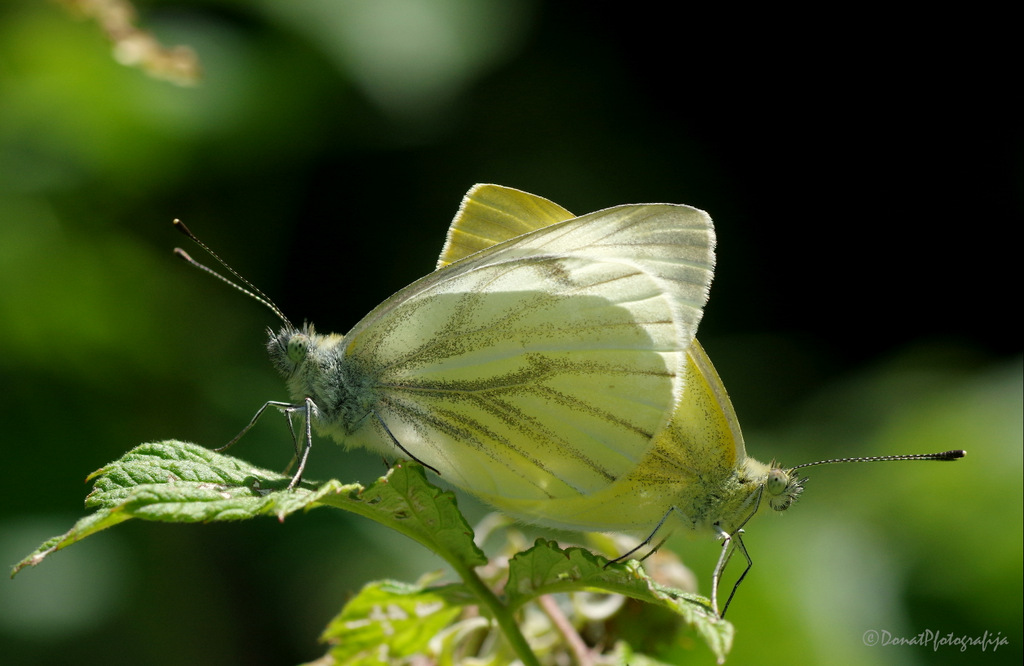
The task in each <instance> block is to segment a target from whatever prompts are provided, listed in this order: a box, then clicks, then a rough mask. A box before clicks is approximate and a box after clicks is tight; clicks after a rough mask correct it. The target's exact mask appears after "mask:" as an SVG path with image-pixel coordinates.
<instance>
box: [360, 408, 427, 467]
mask: <svg viewBox="0 0 1024 666" xmlns="http://www.w3.org/2000/svg"><path fill="white" fill-rule="evenodd" d="M373 415H374V416H375V417H377V422H378V423H380V427H382V428H384V432H386V433H387V434H388V437H390V438H391V443H392V444H394V445H395V446H397V447H398V448H399V449H400V450H401V451H402V453H404V454H405V455H407V456H409V458H411V459H412V460H414V461H416V462H418V463H419V464H421V465H423V466H424V467H426V468H427V469H429V470H430V471H432V472H433V473H434V474H437V475H438V476H441V472H440V471H438V469H437V468H436V467H434V466H433V465H429V464H427V463H425V462H423V461H422V460H420V459H419V458H417V457H416V456H414V455H413V454H412V453H410V452H409V449H407V448H405V447H404V446H402V443H401V442H399V441H398V438H397V437H395V436H394V435H393V434H391V429H390V428H388V424H387V423H384V419H382V418H381V417H380V414H378V413H377V412H376V411H374V412H373Z"/></svg>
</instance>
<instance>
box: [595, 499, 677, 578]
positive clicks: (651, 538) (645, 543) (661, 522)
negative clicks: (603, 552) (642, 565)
mask: <svg viewBox="0 0 1024 666" xmlns="http://www.w3.org/2000/svg"><path fill="white" fill-rule="evenodd" d="M675 510H676V508H675V507H674V506H670V507H669V509H668V511H666V512H665V515H664V516H662V517H661V520H659V521H658V524H657V525H655V526H654V529H653V530H651V533H650V534H648V535H647V538H646V539H644V540H643V541H641V542H640V543H638V544H637V545H636V546H635V547H633V548H631V549H630V550H628V551H626V552H625V553H623V554H622V555H619V556H618V557H616V558H615V559H614V560H609V562H608V564H606V565H604V566H605V567H607V566H608V565H609V564H616V563H617V562H622V561H623V560H625V559H626V558H628V557H632V556H633V554H634V553H636V552H637V551H639V550H640V549H641V548H643V547H645V546H649V545H650V544H651V542H652V541H654V536H655V535H656V534H657V533H658V532H660V531H661V528H662V526H664V525H665V521H667V520H668V517H669V516H671V515H672V512H673V511H675ZM670 536H671V534H666V535H665V537H664V538H663V539H662V540H661V541H659V542H658V545H657V546H655V547H654V548H652V549H651V550H650V552H648V553H647V554H646V555H644V556H643V557H641V558H640V561H641V562H643V561H644V560H646V559H647V558H648V557H650V556H651V555H654V553H656V552H658V549H659V548H661V547H662V546H664V545H665V542H666V541H668V538H669V537H670Z"/></svg>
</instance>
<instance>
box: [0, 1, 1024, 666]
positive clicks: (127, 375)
mask: <svg viewBox="0 0 1024 666" xmlns="http://www.w3.org/2000/svg"><path fill="white" fill-rule="evenodd" d="M135 6H136V9H137V10H138V21H137V25H138V26H139V27H140V28H141V29H143V30H146V31H149V32H151V33H152V34H153V35H154V37H155V38H156V39H157V40H158V41H159V42H160V43H161V44H165V45H169V46H170V45H185V46H187V47H189V48H191V49H193V50H194V51H195V53H196V54H197V55H198V58H199V61H200V66H201V71H202V79H201V80H200V81H199V83H198V84H197V85H195V86H192V87H181V86H177V85H174V84H171V83H168V82H166V81H164V80H159V79H155V78H152V77H149V76H147V75H146V73H145V72H144V71H142V70H140V69H138V68H130V67H125V66H123V65H121V64H119V63H118V62H117V61H116V59H115V58H114V57H113V55H112V47H111V44H110V42H109V41H108V39H107V37H106V36H105V34H104V32H103V30H102V29H101V28H100V27H99V26H98V25H97V24H96V23H95V22H94V21H90V20H85V19H82V18H80V17H77V16H76V15H75V14H74V13H72V12H69V11H67V9H66V8H65V6H64V5H62V4H57V3H46V2H34V1H31V0H12V1H8V2H5V3H3V5H2V7H0V324H2V325H0V349H3V354H2V355H0V382H2V385H3V387H4V388H3V398H4V399H3V400H2V401H0V426H2V430H0V432H2V440H0V441H2V442H3V443H2V447H3V454H4V458H5V459H4V464H3V472H2V484H0V488H2V490H0V493H2V496H0V506H2V507H3V508H2V509H0V551H2V552H3V553H6V554H7V561H8V562H9V563H11V564H13V563H14V562H15V561H17V560H18V559H20V557H22V556H23V555H24V554H25V553H27V552H29V551H30V550H31V549H32V548H34V547H35V545H36V544H37V543H38V542H39V541H41V540H42V539H43V538H45V537H47V536H49V535H50V534H54V533H57V532H60V531H62V530H63V529H64V527H65V526H66V525H67V524H68V523H69V522H70V521H71V520H73V519H74V517H75V516H77V515H79V514H80V513H81V507H82V505H81V502H82V500H83V498H84V496H85V494H86V492H87V486H86V485H85V484H83V483H82V481H83V479H84V478H85V476H86V475H87V474H88V473H90V472H92V471H93V470H95V469H97V468H99V467H101V466H102V465H104V464H105V463H107V462H109V461H110V460H114V459H116V458H118V457H120V456H121V454H123V453H124V452H125V451H126V450H128V449H130V448H131V447H133V446H135V445H136V444H138V443H140V442H144V441H153V440H157V439H162V438H171V437H176V438H182V439H189V440H194V441H197V442H199V443H201V444H204V445H206V446H211V447H214V446H219V445H221V444H223V443H224V442H226V441H227V440H228V439H230V438H231V437H232V436H233V435H234V434H236V433H237V432H238V430H239V429H240V428H241V427H242V426H243V425H244V424H245V423H247V422H248V419H249V418H250V417H251V415H252V414H253V412H254V411H255V409H256V408H257V407H258V406H259V405H261V404H263V402H264V401H266V400H268V399H281V398H283V397H285V391H284V386H283V384H282V383H281V382H280V381H279V379H278V377H277V376H276V373H274V371H273V370H272V369H271V368H270V366H269V363H268V362H267V360H266V358H265V357H264V354H263V343H264V342H263V340H264V337H263V336H264V334H263V329H264V328H265V327H266V326H267V325H274V324H275V322H274V321H273V320H272V317H270V316H269V315H268V314H267V313H266V312H265V311H263V310H262V309H261V308H260V307H258V306H257V305H256V304H254V303H251V302H249V301H247V300H246V299H244V298H241V297H239V296H238V295H237V294H235V293H232V292H230V291H229V290H227V289H225V288H224V287H223V285H219V284H216V283H214V281H212V280H209V279H208V278H207V277H206V276H203V275H197V274H195V272H194V271H192V270H191V269H189V268H188V267H187V266H184V265H182V264H181V263H179V262H176V261H175V260H174V259H173V257H172V256H171V253H170V249H171V247H172V246H173V245H175V244H179V243H180V242H181V239H180V237H178V236H177V235H176V234H174V232H173V231H172V230H171V227H170V220H171V219H172V218H174V217H180V218H182V219H184V220H185V221H186V222H188V223H189V225H190V227H191V228H192V229H193V230H194V231H196V232H197V233H198V234H200V235H201V236H202V237H203V238H204V239H205V240H207V241H208V242H209V243H210V244H211V245H212V246H213V247H214V248H216V249H217V250H218V251H219V252H220V253H221V254H222V255H223V256H224V257H225V258H226V259H227V260H228V261H229V262H231V263H232V264H233V265H234V266H235V267H236V268H237V269H239V270H240V271H241V272H242V273H243V274H244V275H246V277H248V278H249V279H251V280H252V281H253V282H254V283H255V284H257V285H259V286H260V287H261V288H262V289H264V290H265V291H266V292H267V293H268V294H270V295H271V296H272V297H273V298H274V299H275V300H276V301H277V302H278V303H279V305H281V307H282V308H283V309H284V310H285V312H286V313H287V314H288V315H289V317H291V318H292V319H293V320H296V321H298V320H302V319H304V318H308V319H309V320H310V321H312V322H315V323H316V324H317V326H318V327H319V328H320V329H323V330H334V331H337V332H344V331H345V330H347V328H348V327H349V326H351V325H352V324H353V323H355V322H356V321H358V320H359V319H360V318H361V317H362V316H363V315H364V314H366V313H367V312H368V311H369V310H370V309H371V308H372V307H374V306H375V305H376V304H377V303H379V302H380V301H382V300H384V299H385V298H386V297H387V296H388V295H390V294H391V293H393V292H394V291H396V290H397V289H399V288H401V287H403V286H404V285H406V284H408V283H409V282H411V281H412V280H413V279H415V278H417V277H419V276H420V275H422V274H424V273H426V272H428V271H429V270H431V268H432V267H433V261H434V258H435V257H436V256H437V252H438V251H439V249H440V247H441V244H442V241H443V237H444V230H445V229H446V228H447V225H448V222H449V221H450V219H451V216H452V215H453V214H454V212H455V210H456V207H457V205H458V202H459V200H460V197H461V196H462V194H463V193H464V192H465V190H466V189H467V188H468V187H469V186H470V185H472V184H473V183H476V182H497V183H501V184H504V185H509V186H513V187H518V188H522V189H525V190H527V191H530V192H536V193H537V194H539V195H543V196H546V197H549V198H551V199H553V200H555V201H558V202H560V203H562V204H563V205H565V206H566V207H567V208H568V209H570V210H597V209H599V208H602V207H606V206H611V205H616V204H622V203H635V202H647V201H668V202H675V203H687V204H691V205H695V206H698V207H700V208H703V209H705V210H708V211H709V212H710V213H711V215H712V217H714V219H715V222H716V228H717V230H718V235H719V252H718V253H719V264H718V268H717V271H716V275H717V277H716V282H715V284H714V286H713V288H712V293H711V300H710V303H709V305H708V308H707V316H706V317H705V320H704V322H703V324H702V328H701V340H702V342H704V345H705V348H706V349H707V351H708V353H709V355H710V356H711V358H712V359H713V360H714V362H715V363H716V365H717V367H718V370H719V373H720V374H721V375H722V378H723V380H724V382H725V384H726V386H727V387H728V388H729V390H730V393H731V395H732V397H733V399H734V402H735V403H736V408H737V411H738V413H739V417H740V421H741V423H743V424H744V428H745V432H746V439H747V447H748V450H749V451H750V453H751V455H753V456H755V457H758V458H760V459H764V460H766V459H769V458H771V457H773V456H774V457H778V458H779V460H780V461H781V462H783V463H785V464H795V463H800V462H806V461H810V460H817V459H822V458H829V457H835V456H852V455H873V454H886V453H919V452H925V451H938V450H943V449H946V448H964V449H967V451H968V457H967V458H965V459H964V460H962V461H959V462H957V463H955V464H938V463H934V464H933V463H928V464H925V463H892V464H889V465H877V466H875V465H863V466H848V467H846V468H842V467H838V466H837V467H830V468H821V469H815V470H812V473H811V474H809V476H811V480H810V482H809V486H808V488H807V492H806V493H805V494H804V496H803V497H802V498H801V500H800V502H799V503H798V504H797V505H796V506H795V507H794V508H793V509H791V510H790V511H789V512H787V514H786V516H785V518H782V517H778V518H759V519H758V521H755V522H754V523H753V524H751V525H750V526H749V529H748V535H747V537H746V541H747V546H748V548H749V549H750V550H751V555H752V557H753V558H754V568H753V569H752V570H751V573H750V575H749V577H748V579H747V580H746V581H745V583H744V586H743V588H742V589H741V591H740V593H739V596H738V598H737V600H736V602H735V603H734V606H733V608H731V609H730V620H732V621H733V622H734V623H735V625H736V628H737V631H736V639H735V647H734V651H733V653H732V656H731V658H730V662H731V663H738V664H743V663H755V662H756V663H762V664H770V663H789V662H790V661H791V659H792V656H791V655H793V654H800V655H802V656H803V657H802V658H803V659H804V660H806V661H807V662H808V663H826V662H827V663H830V664H862V663H872V664H876V663H888V664H923V663H929V664H930V663H954V662H956V663H959V662H962V661H966V660H969V659H986V660H991V661H992V662H993V663H1016V662H1017V661H1018V660H1019V659H1020V658H1021V657H1022V648H1021V646H1022V644H1024V635H1022V632H1021V629H1020V627H1021V625H1022V601H1021V598H1022V594H1021V590H1022V582H1021V571H1022V568H1024V562H1022V560H1024V555H1022V546H1021V543H1022V539H1021V529H1022V522H1024V521H1022V517H1021V506H1022V503H1024V498H1022V482H1021V477H1022V469H1024V464H1022V461H1021V451H1022V446H1024V444H1022V441H1024V438H1022V434H1021V421H1022V398H1021V384H1022V370H1021V343H1020V341H1021V335H1020V324H1019V323H1018V321H1017V318H1016V317H1015V316H1014V315H1013V311H1014V309H1015V306H1013V303H1015V302H1016V300H1015V298H1014V297H1012V294H1013V293H1016V292H1017V291H1018V290H1017V288H1016V287H1015V286H1014V285H1016V284H1018V282H1019V276H1018V275H1017V273H1018V271H1017V270H1016V267H1017V264H1018V263H1019V262H1018V259H1017V257H1016V252H1017V250H1016V243H1015V241H1014V239H1015V236H1013V235H1012V234H1014V233H1016V230H1017V229H1018V228H1019V227H1020V226H1021V219H1022V209H1024V206H1022V200H1024V188H1022V187H1021V181H1022V178H1021V177H1022V174H1024V168H1022V167H1024V159H1022V156H1024V142H1022V140H1021V138H1022V137H1021V131H1020V123H1019V118H1020V116H1021V111H1022V109H1021V104H1020V102H1021V100H1020V95H1019V91H1018V88H1019V86H1018V85H1017V84H1016V83H1015V81H1016V79H1017V78H1018V77H1017V76H1016V72H1015V68H1014V67H1013V64H1014V63H1015V62H1016V60H1017V58H1016V54H1015V53H1014V52H1013V51H1012V49H1011V48H1010V46H1009V45H1010V44H1013V43H1015V42H1014V41H1013V39H1011V35H1009V34H1001V31H1006V28H1004V27H1003V26H1007V25H1012V23H1011V22H1010V21H1008V20H1006V18H1007V17H999V16H995V15H992V14H982V12H981V11H980V10H974V9H967V10H958V11H957V12H956V13H950V14H942V13H941V11H939V10H933V11H931V12H930V13H929V14H928V15H926V16H924V15H920V14H917V13H914V14H910V13H908V14H906V15H902V14H900V10H899V9H893V8H888V9H886V11H885V13H884V16H876V15H873V14H871V13H870V10H869V9H867V8H863V9H862V10H861V11H863V13H862V14H860V15H854V14H844V15H843V16H842V17H836V18H834V19H826V18H825V17H808V16H807V15H806V14H805V13H803V12H794V13H793V14H791V15H790V14H787V13H786V11H785V10H784V9H778V8H773V9H771V10H770V11H769V12H768V13H765V14H764V15H757V14H756V10H755V11H754V13H751V14H742V15H741V14H740V13H739V12H735V11H729V12H728V13H726V14H725V15H716V14H714V13H712V12H711V10H708V9H696V8H685V9H683V10H682V11H683V17H682V18H680V17H679V15H678V13H676V12H678V11H680V10H678V9H674V10H673V13H672V14H665V15H661V14H660V12H659V10H655V9H653V8H650V7H645V6H636V7H633V6H621V7H617V8H616V10H615V11H614V12H612V11H607V10H601V9H599V8H598V7H596V6H595V5H593V3H580V2H559V3H542V2H513V1H505V2H502V1H499V0H492V1H480V0H461V1H460V0H405V1H404V2H398V1H390V0H389V1H378V2H374V1H371V0H360V1H355V0H352V1H341V0H339V1H338V2H326V1H325V2H314V1H304V2H290V3H281V2H270V1H268V2H250V3H243V2H237V1H233V0H207V1H203V2H198V1H192V2H174V1H160V2H157V1H153V2H138V3H136V5H135ZM809 18H811V19H814V21H815V22H814V23H813V25H811V26H810V27H806V26H807V25H808V24H807V21H808V19H809ZM275 421H276V420H275V419H270V420H267V421H266V422H261V423H260V425H259V427H258V428H256V429H255V430H254V431H253V432H251V433H250V434H249V435H248V436H247V437H246V440H245V441H244V443H243V444H242V446H244V447H245V449H244V451H241V452H239V454H240V455H242V457H244V458H247V459H251V460H253V462H254V463H256V464H260V465H263V466H265V467H268V468H271V469H283V468H284V466H285V465H286V464H287V461H288V459H289V456H290V450H291V449H290V446H291V445H290V441H289V439H288V434H287V429H286V427H285V426H284V425H283V424H282V423H280V422H275ZM381 471H382V470H381V467H380V463H379V461H378V460H377V459H375V458H374V457H372V456H368V455H365V454H361V453H359V452H343V451H342V450H341V449H339V448H338V447H334V446H326V445H322V446H319V447H318V448H317V449H316V450H315V451H314V455H313V457H312V462H311V469H310V471H309V474H310V475H311V476H312V477H320V478H333V477H337V478H341V479H343V480H352V481H367V480H370V479H373V478H376V477H377V476H379V474H380V472H381ZM463 504H464V505H465V506H466V507H468V509H467V512H469V513H471V514H472V511H473V507H472V505H470V503H469V502H468V501H466V500H463ZM477 511H478V513H477V515H480V513H481V511H480V510H479V508H478V509H477ZM563 536H564V535H563ZM672 545H673V546H674V549H675V550H676V551H677V552H678V553H679V554H680V555H681V556H682V557H683V559H684V561H685V562H686V563H687V565H689V566H690V567H691V568H692V569H693V570H694V571H695V572H696V573H697V574H698V576H700V577H701V580H700V581H699V584H700V586H701V591H702V592H705V593H706V592H707V590H708V586H709V584H710V582H709V581H708V580H707V576H708V574H709V572H710V571H711V568H712V566H713V562H714V559H715V557H717V551H718V549H717V547H716V545H715V544H713V543H706V542H694V543H686V542H682V541H680V542H678V543H676V542H672ZM440 566H441V565H440V563H439V562H438V561H437V560H436V559H433V558H431V557H430V556H429V555H428V554H427V553H426V552H425V551H421V550H418V549H416V548H415V547H409V546H408V543H407V542H406V541H404V540H403V539H402V538H401V537H400V536H398V535H394V534H390V533H388V532H386V531H381V530H378V529H376V528H375V527H374V526H372V525H369V524H366V523H365V521H359V520H356V519H343V518H339V517H337V516H317V515H316V514H315V513H314V514H310V515H308V516H295V517H292V518H290V519H289V520H288V521H286V522H285V523H284V524H275V523H271V522H270V521H268V524H266V525H263V524H255V523H254V524H245V525H201V526H163V525H145V524H140V525H127V526H125V527H124V529H122V530H120V531H119V533H111V534H103V535H98V536H97V537H95V538H94V539H93V540H92V543H83V544H81V545H80V546H79V547H76V548H75V549H71V550H69V551H68V552H65V553H60V554H58V555H57V556H55V557H53V558H52V559H51V560H48V561H47V562H46V563H45V564H44V565H42V566H41V567H39V568H37V569H35V570H33V571H29V572H25V573H23V574H22V575H21V576H19V578H18V579H16V580H14V581H8V582H5V583H3V584H2V587H0V645H2V646H3V653H4V655H5V659H9V660H10V661H11V663H24V664H36V663H38V664H44V663H53V662H55V661H58V660H67V658H68V655H69V654H74V655H75V656H74V659H75V660H76V661H77V662H78V663H82V664H88V663H104V664H120V663H137V662H138V660H139V658H140V655H142V656H144V659H145V661H147V663H152V664H164V663H166V664H180V663H183V662H192V663H194V664H213V663H218V664H233V663H239V664H240V663H246V664H261V663H268V664H269V663H273V664H280V663H298V662H300V661H302V660H305V659H311V658H313V657H315V656H316V655H319V654H322V652H323V649H322V647H321V646H318V645H317V644H316V643H315V640H316V636H317V635H318V634H319V632H320V630H321V629H322V628H323V627H324V625H325V624H326V623H327V621H328V620H329V618H331V617H332V616H333V615H334V614H336V613H337V611H338V610H339V609H340V607H341V606H342V605H343V603H344V600H345V599H346V598H348V596H349V595H351V594H352V593H354V591H357V590H359V589H360V588H361V587H362V585H363V584H364V583H365V582H366V581H367V580H371V579H378V578H383V577H390V578H395V579H399V580H406V581H413V580H416V579H417V578H418V577H419V576H420V574H422V573H423V572H424V571H427V570H430V569H433V568H439V567H440ZM869 630H878V631H882V630H885V631H889V632H891V633H892V634H893V635H902V636H913V635H916V634H918V633H919V632H922V631H925V630H935V631H943V632H954V633H962V634H966V635H969V636H975V635H977V634H979V633H982V632H984V631H989V632H991V633H993V634H995V633H998V632H1001V634H1002V635H1003V636H1009V637H1010V638H1009V642H1008V645H1006V646H1004V647H1000V648H999V649H998V650H997V651H996V652H991V651H989V652H987V653H984V654H983V655H982V654H981V653H980V652H978V651H977V650H975V649H967V650H966V651H964V652H963V653H961V652H959V651H958V650H953V649H942V648H940V649H938V650H930V649H927V648H911V647H907V646H904V647H893V646H889V647H883V646H873V647H872V646H867V645H865V643H864V640H863V636H864V634H865V632H867V631H869ZM8 655H10V656H8ZM707 658H708V657H707V655H706V654H698V653H694V659H695V660H696V661H698V662H701V661H703V663H706V659H707Z"/></svg>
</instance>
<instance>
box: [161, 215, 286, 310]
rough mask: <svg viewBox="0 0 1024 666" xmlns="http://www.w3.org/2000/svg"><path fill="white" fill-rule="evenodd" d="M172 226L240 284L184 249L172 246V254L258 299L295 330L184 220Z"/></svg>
mask: <svg viewBox="0 0 1024 666" xmlns="http://www.w3.org/2000/svg"><path fill="white" fill-rule="evenodd" d="M174 228H175V229H177V230H178V231H180V232H181V233H183V234H184V235H186V236H188V237H189V238H190V239H191V240H192V242H193V243H195V244H196V245H198V246H199V247H201V248H203V249H204V250H206V253H207V254H208V255H210V256H211V257H213V258H214V259H216V260H217V263H219V264H220V265H221V266H223V267H224V268H226V269H227V271H228V272H229V273H231V275H233V276H234V277H235V279H236V280H238V282H240V283H241V284H239V283H238V282H232V281H231V280H230V279H228V278H226V277H224V276H223V275H221V274H220V273H218V272H217V271H215V270H213V269H212V268H210V267H209V266H204V265H203V264H201V263H199V262H198V261H196V260H195V259H193V258H192V257H190V256H189V255H188V252H185V250H182V249H181V248H180V247H176V248H174V254H176V255H177V256H179V257H181V258H182V259H184V260H185V261H187V262H188V263H189V264H191V265H192V266H194V267H196V268H198V269H199V270H201V271H204V272H206V273H208V274H210V275H212V276H213V277H215V278H217V279H218V280H220V281H221V282H223V283H224V284H226V285H228V286H230V287H232V288H233V289H237V290H238V291H240V292H242V293H243V294H245V295H246V296H248V297H249V298H252V299H253V300H255V301H258V302H260V303H262V304H263V305H265V306H267V308H269V309H270V311H271V312H273V313H274V314H275V315H277V316H278V318H279V319H280V320H281V321H283V322H284V324H285V326H287V327H288V328H289V329H292V330H295V326H294V325H292V322H291V321H289V320H288V317H285V316H284V312H282V311H281V308H279V307H277V304H276V303H274V301H272V300H270V297H269V296H267V295H266V294H264V293H263V291H262V290H260V288H259V287H257V286H256V285H254V284H253V283H252V282H249V281H248V280H246V279H245V278H244V277H242V276H241V275H240V274H239V273H238V271H236V270H235V269H234V268H231V266H230V265H228V262H226V261H224V260H223V259H221V258H220V256H219V255H218V254H217V253H216V252H214V251H213V250H211V249H210V246H209V245H207V244H206V243H204V242H203V241H201V240H199V238H198V237H197V236H196V235H195V234H194V233H192V231H191V230H190V229H189V228H188V227H186V226H185V223H184V222H182V221H181V220H174Z"/></svg>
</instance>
